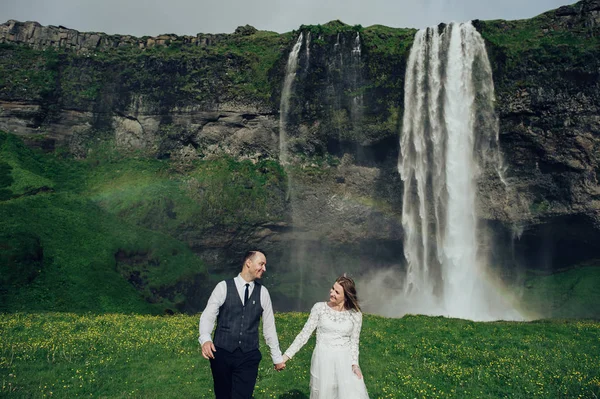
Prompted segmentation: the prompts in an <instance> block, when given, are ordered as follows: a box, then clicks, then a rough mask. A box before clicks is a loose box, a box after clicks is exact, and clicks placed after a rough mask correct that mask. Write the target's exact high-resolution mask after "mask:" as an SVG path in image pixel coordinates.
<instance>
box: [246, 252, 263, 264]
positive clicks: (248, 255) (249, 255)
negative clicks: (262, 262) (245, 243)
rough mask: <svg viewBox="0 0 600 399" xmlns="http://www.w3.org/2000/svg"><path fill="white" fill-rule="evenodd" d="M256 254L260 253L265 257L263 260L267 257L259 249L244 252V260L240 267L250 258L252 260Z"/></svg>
mask: <svg viewBox="0 0 600 399" xmlns="http://www.w3.org/2000/svg"><path fill="white" fill-rule="evenodd" d="M257 252H260V253H261V254H263V255H265V258H266V257H267V255H266V254H265V251H261V250H260V249H255V250H253V251H248V252H246V255H244V260H243V261H242V265H245V264H246V261H247V260H248V259H250V258H252V257H253V256H254V255H256V253H257Z"/></svg>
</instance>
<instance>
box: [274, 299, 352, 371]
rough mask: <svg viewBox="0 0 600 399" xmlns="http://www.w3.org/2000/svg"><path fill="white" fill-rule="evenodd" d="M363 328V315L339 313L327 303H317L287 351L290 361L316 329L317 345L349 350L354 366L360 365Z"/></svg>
mask: <svg viewBox="0 0 600 399" xmlns="http://www.w3.org/2000/svg"><path fill="white" fill-rule="evenodd" d="M361 327H362V313H361V312H356V311H353V310H343V311H341V312H338V311H336V310H333V309H331V308H330V307H329V306H328V305H327V303H326V302H318V303H316V304H315V305H314V306H313V307H312V309H311V311H310V316H309V317H308V320H307V321H306V324H304V327H303V328H302V331H301V332H300V333H299V334H298V336H297V337H296V339H294V342H293V343H292V345H290V347H289V348H288V350H287V351H285V355H287V356H288V357H289V358H290V359H291V358H292V357H293V356H294V355H295V354H296V352H298V351H299V350H300V348H302V347H303V346H304V344H306V342H307V341H308V339H309V338H310V336H311V335H312V333H313V331H314V330H315V328H316V329H317V345H325V346H326V347H327V348H331V349H333V350H335V349H344V348H346V349H349V350H350V351H351V354H352V364H356V365H358V341H359V337H360V329H361Z"/></svg>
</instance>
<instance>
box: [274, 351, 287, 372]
mask: <svg viewBox="0 0 600 399" xmlns="http://www.w3.org/2000/svg"><path fill="white" fill-rule="evenodd" d="M288 360H290V358H289V357H287V356H286V355H283V362H281V363H277V364H276V365H275V370H277V371H281V370H283V369H285V363H286V362H287V361H288Z"/></svg>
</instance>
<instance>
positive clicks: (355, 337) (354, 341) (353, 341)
mask: <svg viewBox="0 0 600 399" xmlns="http://www.w3.org/2000/svg"><path fill="white" fill-rule="evenodd" d="M353 322H354V327H353V328H352V335H351V336H350V351H351V353H352V364H356V365H357V366H358V341H359V339H360V329H361V328H362V313H361V312H356V313H355V314H354V317H353Z"/></svg>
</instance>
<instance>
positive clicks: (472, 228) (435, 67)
mask: <svg viewBox="0 0 600 399" xmlns="http://www.w3.org/2000/svg"><path fill="white" fill-rule="evenodd" d="M404 98H405V111H404V119H403V128H402V132H401V139H400V148H401V154H400V158H399V160H398V171H399V172H400V175H401V177H402V180H403V184H404V188H403V211H402V224H403V227H404V231H405V238H404V253H405V258H406V276H405V279H404V282H403V295H404V298H403V303H404V304H403V306H404V307H405V310H406V312H407V313H426V314H442V315H446V316H451V317H460V318H468V319H475V320H492V319H515V318H518V314H517V313H516V312H514V311H513V310H511V308H510V306H509V305H508V303H507V302H506V301H505V300H504V299H503V298H502V295H500V293H499V291H498V289H497V287H496V286H495V285H494V284H492V283H491V282H490V281H491V279H490V278H489V276H488V265H487V256H486V250H484V249H483V248H482V247H483V246H482V243H483V242H486V240H485V239H484V237H483V235H484V231H483V229H480V226H479V218H478V211H477V209H478V205H479V204H478V201H477V179H478V177H479V176H480V175H481V173H482V171H483V169H485V168H490V167H491V168H495V170H498V171H499V170H500V165H499V160H500V154H499V149H498V119H497V117H496V115H495V113H494V86H493V80H492V71H491V68H490V64H489V61H488V58H487V54H486V50H485V44H484V41H483V39H482V38H481V36H480V35H479V33H478V32H477V31H476V30H475V28H474V27H473V26H472V25H471V24H470V23H464V24H455V23H452V24H450V25H446V26H445V27H443V29H442V28H428V29H424V30H421V31H419V32H418V33H417V34H416V36H415V41H414V44H413V47H412V49H411V53H410V57H409V61H408V65H407V72H406V82H405V94H404ZM498 178H500V176H498Z"/></svg>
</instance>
